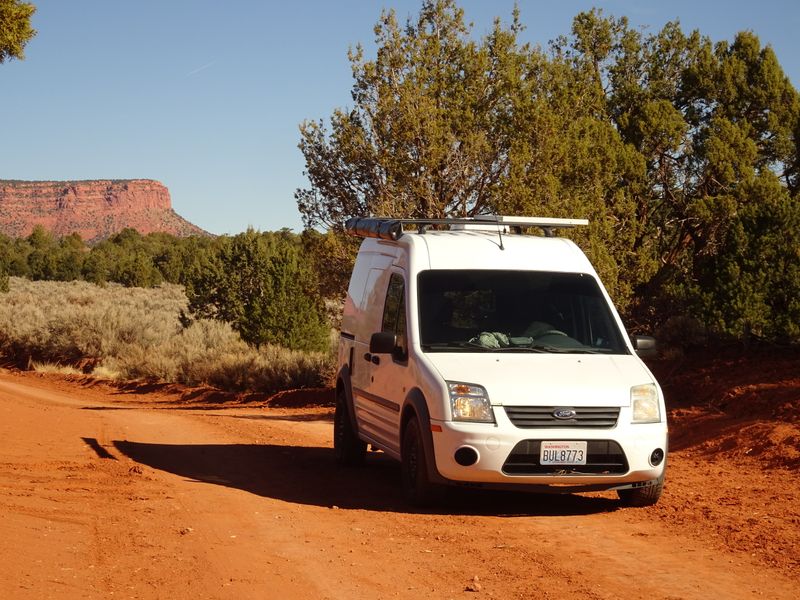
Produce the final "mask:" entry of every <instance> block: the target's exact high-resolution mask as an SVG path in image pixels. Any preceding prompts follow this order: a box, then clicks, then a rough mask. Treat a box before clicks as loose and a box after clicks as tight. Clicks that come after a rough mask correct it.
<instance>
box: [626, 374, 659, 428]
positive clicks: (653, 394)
mask: <svg viewBox="0 0 800 600" xmlns="http://www.w3.org/2000/svg"><path fill="white" fill-rule="evenodd" d="M631 407H632V408H633V419H632V422H633V423H658V422H659V421H661V408H660V407H659V405H658V391H657V390H656V386H655V385H653V384H652V383H648V384H645V385H635V386H633V387H632V388H631Z"/></svg>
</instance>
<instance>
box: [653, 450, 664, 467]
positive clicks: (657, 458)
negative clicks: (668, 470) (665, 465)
mask: <svg viewBox="0 0 800 600" xmlns="http://www.w3.org/2000/svg"><path fill="white" fill-rule="evenodd" d="M662 460H664V451H663V450H662V449H661V448H656V449H655V450H653V452H652V454H650V464H651V465H653V466H654V467H657V466H658V465H660V464H661V461H662Z"/></svg>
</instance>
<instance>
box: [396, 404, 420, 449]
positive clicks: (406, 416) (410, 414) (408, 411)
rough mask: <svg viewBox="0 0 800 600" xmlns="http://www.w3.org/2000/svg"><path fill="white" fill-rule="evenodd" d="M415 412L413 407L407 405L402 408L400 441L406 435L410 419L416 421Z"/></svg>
mask: <svg viewBox="0 0 800 600" xmlns="http://www.w3.org/2000/svg"><path fill="white" fill-rule="evenodd" d="M418 418H419V417H417V411H416V410H414V407H413V406H412V405H411V404H410V403H409V404H406V406H405V407H404V408H403V416H402V417H401V418H400V440H402V439H403V436H404V435H405V433H406V426H407V425H408V422H409V421H410V420H411V419H418Z"/></svg>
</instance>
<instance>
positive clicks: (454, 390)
mask: <svg viewBox="0 0 800 600" xmlns="http://www.w3.org/2000/svg"><path fill="white" fill-rule="evenodd" d="M447 388H448V390H449V392H450V408H451V410H452V412H453V420H454V421H477V422H480V423H494V413H493V412H492V406H491V404H489V394H487V393H486V390H485V389H483V388H482V387H481V386H479V385H473V384H471V383H461V382H458V381H448V382H447Z"/></svg>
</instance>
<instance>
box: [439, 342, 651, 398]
mask: <svg viewBox="0 0 800 600" xmlns="http://www.w3.org/2000/svg"><path fill="white" fill-rule="evenodd" d="M425 357H426V358H427V359H428V360H429V361H430V363H431V364H432V365H433V367H434V368H435V369H436V370H437V371H438V372H439V374H440V375H441V377H442V378H443V379H444V380H446V381H461V382H464V383H472V384H476V385H481V386H483V387H484V388H485V389H486V391H487V392H488V394H489V400H490V401H491V403H492V404H493V405H505V406H628V405H630V395H631V394H630V389H631V387H632V386H634V385H640V384H644V383H655V381H654V380H653V376H652V375H651V374H650V373H649V371H648V370H647V368H646V367H645V366H644V365H643V364H642V362H641V360H640V359H639V357H637V356H635V355H619V354H617V355H599V354H530V353H519V354H518V353H489V352H486V353H449V352H448V353H439V352H431V353H427V354H425Z"/></svg>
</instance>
